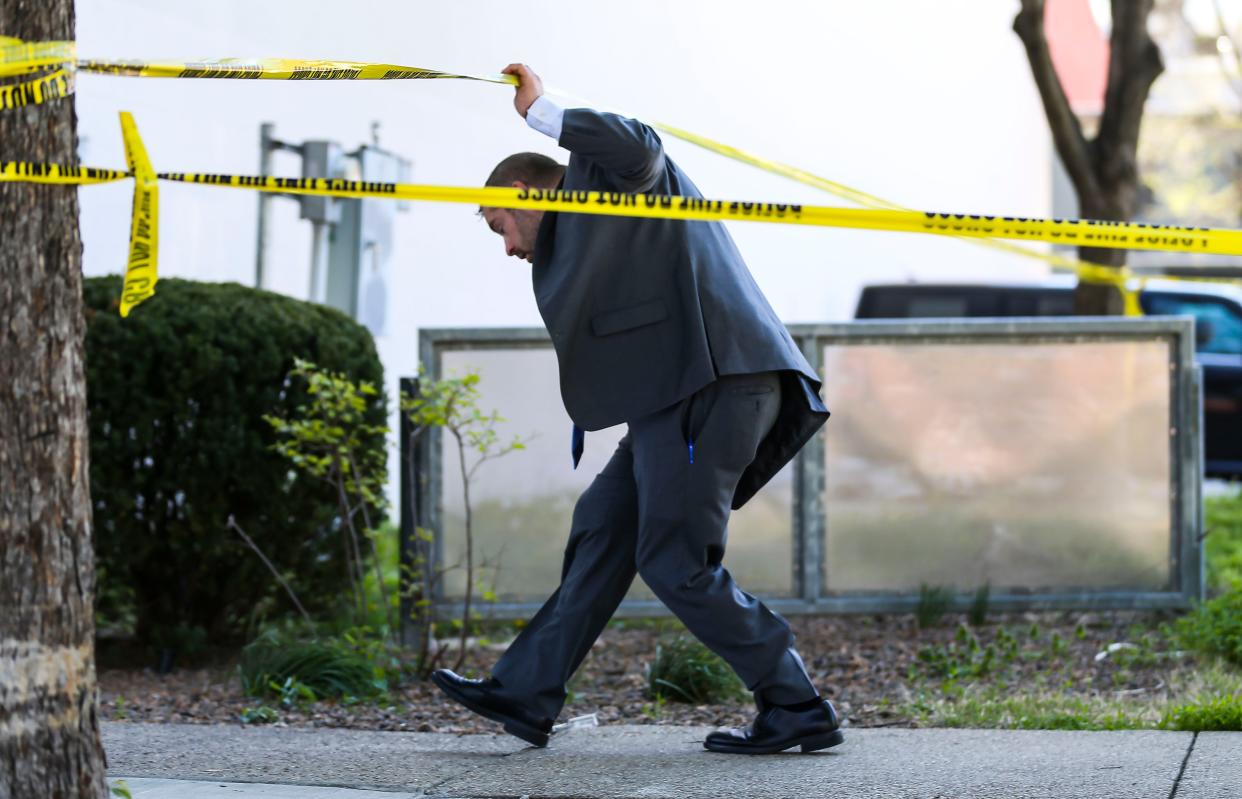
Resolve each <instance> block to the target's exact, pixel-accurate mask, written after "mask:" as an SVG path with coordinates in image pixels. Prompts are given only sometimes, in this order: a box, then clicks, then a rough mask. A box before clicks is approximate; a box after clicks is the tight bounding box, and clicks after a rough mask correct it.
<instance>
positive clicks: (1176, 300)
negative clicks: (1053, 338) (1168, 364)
mask: <svg viewBox="0 0 1242 799" xmlns="http://www.w3.org/2000/svg"><path fill="white" fill-rule="evenodd" d="M1145 304H1146V306H1147V308H1146V310H1147V313H1149V314H1155V315H1157V316H1193V317H1194V318H1195V319H1196V320H1203V321H1205V322H1207V323H1209V324H1210V325H1211V326H1212V335H1211V338H1209V339H1208V340H1207V341H1205V342H1203V343H1202V344H1199V346H1198V347H1197V348H1196V349H1198V350H1199V351H1200V352H1220V353H1230V354H1235V355H1236V354H1242V316H1239V315H1238V310H1237V308H1235V307H1234V306H1232V305H1229V304H1228V303H1225V302H1221V301H1220V300H1216V299H1210V298H1208V297H1194V296H1178V295H1176V294H1155V293H1151V294H1148V295H1147V302H1146V303H1145Z"/></svg>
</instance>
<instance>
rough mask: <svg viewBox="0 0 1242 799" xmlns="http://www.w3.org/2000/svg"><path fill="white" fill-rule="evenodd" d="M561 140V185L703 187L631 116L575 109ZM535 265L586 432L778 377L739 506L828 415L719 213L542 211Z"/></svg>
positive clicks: (659, 190)
mask: <svg viewBox="0 0 1242 799" xmlns="http://www.w3.org/2000/svg"><path fill="white" fill-rule="evenodd" d="M560 145H561V146H562V147H564V148H565V149H567V150H569V151H570V153H571V156H570V159H569V165H568V168H567V169H566V172H565V177H564V180H563V183H562V185H561V187H562V188H564V189H567V190H583V189H585V190H594V191H616V192H631V193H651V194H667V195H679V196H683V197H701V196H702V195H701V194H700V193H699V190H698V189H697V188H696V187H695V185H694V184H693V183H691V182H690V179H689V178H688V177H686V175H685V173H684V172H682V171H681V170H680V169H679V168H678V167H677V165H676V164H674V163H673V162H672V160H671V159H669V158H668V157H667V156H666V155H665V153H664V147H663V145H662V144H661V142H660V138H659V136H657V135H656V133H655V131H653V130H652V129H651V128H649V127H647V126H646V125H644V124H642V123H641V122H638V121H636V120H633V119H625V118H623V117H619V116H616V115H614V114H604V113H599V112H596V111H591V110H588V109H570V110H567V111H565V116H564V121H563V125H562V128H561V138H560ZM532 274H533V278H534V287H535V300H536V302H537V303H538V305H539V312H540V314H542V316H543V320H544V323H545V324H546V325H547V328H548V332H549V334H550V335H551V337H552V343H553V346H554V347H555V348H556V354H557V359H558V361H559V364H560V378H561V397H562V399H563V400H564V402H565V409H566V410H567V411H568V412H569V416H570V418H572V419H573V420H574V422H575V423H576V424H578V425H579V426H580V427H582V428H583V429H585V430H599V429H602V428H604V427H610V426H612V425H615V424H619V423H621V422H627V421H630V420H632V419H638V418H641V417H643V416H645V415H647V414H649V413H652V412H654V411H657V410H660V409H661V408H665V407H668V406H669V405H672V404H673V403H676V402H678V401H680V400H682V399H684V398H686V397H688V396H690V395H691V394H693V393H694V392H696V391H698V390H699V389H701V388H703V387H704V386H705V385H707V384H709V383H711V382H712V381H714V380H715V379H716V377H717V376H718V375H730V374H753V373H756V372H768V371H780V372H782V373H783V375H782V378H783V389H784V391H783V394H784V402H783V406H782V411H781V414H780V417H779V418H778V420H777V423H776V426H775V427H774V428H773V430H772V432H771V433H770V434H769V435H768V437H767V439H765V441H764V442H763V444H762V445H761V446H760V449H759V452H758V454H757V455H756V458H755V461H754V463H752V464H751V467H750V469H749V470H747V472H746V474H745V475H743V478H742V481H741V483H740V484H739V485H738V488H737V491H736V493H735V495H734V501H733V507H734V508H738V507H741V505H742V504H743V503H744V502H745V501H746V500H747V499H749V498H750V497H751V496H752V495H753V494H754V493H755V492H756V491H758V490H759V488H760V487H761V486H762V485H763V484H764V483H766V482H767V481H768V480H769V479H771V477H772V476H773V475H774V474H775V473H776V472H777V471H779V470H780V468H781V467H782V466H783V465H784V464H785V463H786V462H788V461H789V459H790V458H792V457H793V456H794V454H795V453H796V452H797V451H798V450H799V449H800V448H801V447H802V445H803V444H804V443H805V442H806V441H807V439H809V438H810V437H811V435H813V434H814V433H815V431H816V430H817V429H819V427H820V426H821V425H822V424H823V423H824V421H825V420H826V419H827V418H828V410H827V408H825V407H824V404H823V402H822V401H821V400H820V397H819V393H818V392H819V388H820V380H819V377H818V375H816V374H815V372H814V370H812V368H811V366H810V364H809V363H807V361H806V358H804V357H803V355H802V353H801V351H799V349H798V347H797V345H796V344H795V343H794V341H793V339H792V338H790V336H789V331H787V330H786V329H785V326H784V325H783V324H782V323H781V321H780V319H778V318H777V316H776V313H775V312H774V311H773V310H772V308H771V306H770V305H768V302H767V300H766V299H765V298H764V296H763V293H762V292H761V291H760V290H759V287H758V286H757V285H756V284H755V281H754V278H752V277H751V274H750V271H749V270H748V269H747V268H746V264H745V262H744V261H743V260H742V256H741V255H740V254H739V253H738V251H737V247H736V246H735V245H734V244H733V240H732V239H731V238H730V237H729V233H728V231H726V230H725V228H724V226H723V225H722V224H720V223H719V222H687V221H680V220H672V219H639V218H634V217H607V216H592V215H588V214H573V213H559V214H558V213H547V214H545V215H544V219H543V222H542V224H541V225H540V228H539V234H538V237H537V240H536V243H535V253H534V269H533V272H532Z"/></svg>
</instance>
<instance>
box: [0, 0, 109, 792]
mask: <svg viewBox="0 0 1242 799" xmlns="http://www.w3.org/2000/svg"><path fill="white" fill-rule="evenodd" d="M0 34H3V35H6V36H16V37H19V38H21V39H24V40H26V41H47V40H68V39H73V36H74V18H73V3H72V0H0ZM76 151H77V140H76V116H75V113H74V106H73V98H72V97H67V98H62V99H58V100H53V101H51V102H48V103H46V104H44V105H38V106H27V107H24V108H17V109H10V110H7V111H3V112H0V160H23V161H41V162H56V163H76V160H77V159H76ZM81 256H82V247H81V242H80V240H79V238H78V200H77V191H76V189H75V188H74V187H68V186H35V185H31V184H22V183H4V184H0V608H3V612H0V797H5V798H6V799H7V797H14V798H15V799H16V798H17V797H48V799H52V798H53V797H55V798H57V799H70V798H71V797H90V798H91V799H105V797H107V795H108V786H107V782H106V781H105V775H104V768H105V765H106V761H105V760H104V753H103V746H102V743H101V741H100V737H99V719H98V716H97V699H98V697H97V687H96V682H95V650H94V634H95V619H94V593H95V569H94V548H93V544H92V541H91V509H90V486H89V484H88V472H89V470H88V468H87V465H88V464H87V441H88V439H87V427H86V378H85V372H84V369H83V342H82V336H83V330H84V321H83V317H82V297H81V289H82V286H81V283H82V274H81Z"/></svg>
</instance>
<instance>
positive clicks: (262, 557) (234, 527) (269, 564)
mask: <svg viewBox="0 0 1242 799" xmlns="http://www.w3.org/2000/svg"><path fill="white" fill-rule="evenodd" d="M228 527H229V529H230V530H234V531H236V532H237V534H238V535H240V536H241V537H242V540H243V541H245V542H246V544H247V545H249V546H250V548H251V549H253V550H254V554H256V555H258V556H259V558H260V560H262V561H263V563H264V565H266V566H267V568H268V571H270V572H271V573H272V576H273V577H275V578H276V580H277V581H278V582H279V583H280V584H281V585H282V586H283V587H284V589H285V593H287V594H288V595H289V598H290V599H292V600H293V604H294V605H295V606H297V609H298V612H300V613H301V614H302V618H304V619H306V623H307V624H308V625H310V627H311V628H312V629H314V626H315V622H313V621H312V620H311V617H310V614H309V613H307V612H306V608H304V607H302V603H301V602H299V601H298V595H297V594H295V593H294V592H293V588H292V586H290V585H289V583H288V582H286V581H285V578H284V577H282V576H281V575H280V572H279V571H277V570H276V567H275V566H273V565H272V562H271V561H270V560H268V559H267V555H264V554H263V550H261V549H259V545H258V544H256V543H255V542H254V540H253V539H251V538H250V536H248V535H246V531H245V530H243V529H241V525H239V524H238V523H237V520H236V519H234V518H233V517H232V516H231V515H230V516H229V521H228Z"/></svg>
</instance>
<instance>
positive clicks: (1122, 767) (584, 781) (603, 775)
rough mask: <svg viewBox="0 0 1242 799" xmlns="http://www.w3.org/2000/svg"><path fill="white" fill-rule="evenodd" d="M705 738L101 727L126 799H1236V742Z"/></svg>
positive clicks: (673, 730) (996, 736)
mask: <svg viewBox="0 0 1242 799" xmlns="http://www.w3.org/2000/svg"><path fill="white" fill-rule="evenodd" d="M707 732H709V730H708V729H706V728H701V727H657V726H615V727H612V726H606V727H598V728H589V729H575V730H571V731H569V732H567V733H564V734H563V735H558V736H557V737H556V738H554V739H553V741H552V745H551V746H550V747H548V748H547V749H533V748H529V747H526V746H524V745H523V744H522V742H521V741H518V740H517V739H515V738H511V737H509V736H500V735H463V736H458V735H447V734H442V733H397V732H367V731H355V730H338V729H321V730H307V729H293V728H274V727H242V726H235V725H212V726H203V725H190V724H184V725H183V724H132V723H126V722H104V723H103V740H104V747H105V749H106V751H107V754H108V773H109V777H110V779H113V780H115V779H116V778H124V779H125V780H126V782H127V783H128V784H129V787H130V789H131V791H132V792H133V795H134V797H135V799H165V798H167V799H226V797H227V798H228V799H237V798H238V797H265V798H266V799H294V797H297V798H298V799H301V798H302V797H306V799H363V798H364V797H373V798H374V799H390V798H391V797H394V796H395V797H423V796H429V797H460V798H463V799H464V798H466V797H502V796H503V797H521V796H532V797H535V796H547V797H600V799H612V798H613V797H618V798H620V797H627V798H628V797H635V798H637V797H644V798H646V799H651V798H652V797H669V799H674V798H678V799H679V798H680V797H712V799H715V798H716V797H730V796H739V797H797V798H798V799H810V798H811V797H833V799H836V798H837V797H884V798H885V799H889V798H890V797H920V799H921V798H922V797H940V796H943V797H955V798H956V797H961V798H963V799H964V798H965V797H987V798H988V799H991V798H992V797H995V798H996V799H1013V798H1014V797H1039V799H1047V797H1062V798H1064V799H1069V798H1070V797H1083V798H1084V799H1086V798H1087V797H1090V798H1091V799H1096V798H1097V797H1098V798H1103V797H1109V799H1113V798H1114V797H1124V798H1125V799H1147V797H1150V798H1151V799H1170V797H1176V799H1209V797H1211V798H1212V799H1239V797H1242V733H1202V734H1198V735H1194V734H1191V733H1179V732H1154V731H1151V732H1149V731H1143V732H1052V731H1036V732H1020V731H996V730H906V729H858V730H847V731H846V742H845V744H844V745H842V746H839V747H836V748H834V749H831V750H828V751H826V752H819V753H815V754H810V755H802V754H785V755H775V756H768V757H746V756H739V755H719V754H713V753H711V752H707V751H705V750H704V749H703V747H702V740H703V736H704V735H705V734H706V733H707ZM378 791H383V792H384V793H377V792H378ZM394 792H395V793H394Z"/></svg>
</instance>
